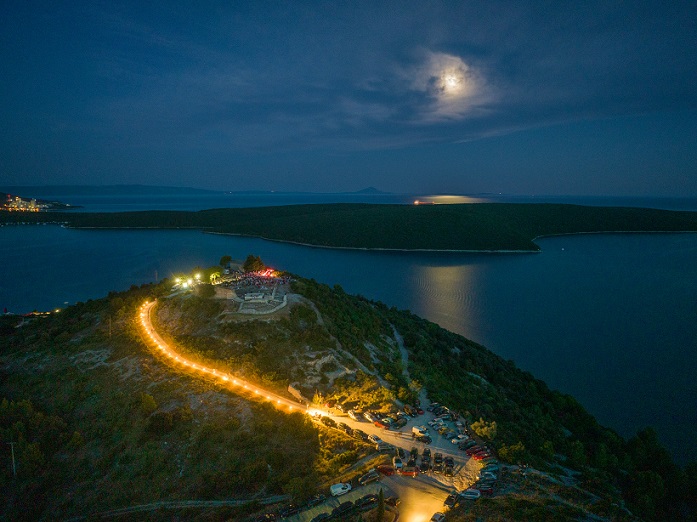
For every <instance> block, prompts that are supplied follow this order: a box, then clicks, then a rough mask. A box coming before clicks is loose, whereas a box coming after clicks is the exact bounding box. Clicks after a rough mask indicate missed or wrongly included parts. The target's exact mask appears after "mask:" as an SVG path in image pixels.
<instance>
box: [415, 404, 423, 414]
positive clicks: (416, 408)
mask: <svg viewBox="0 0 697 522" xmlns="http://www.w3.org/2000/svg"><path fill="white" fill-rule="evenodd" d="M414 409H415V410H416V413H417V414H418V415H423V414H424V410H422V409H421V408H420V407H419V406H414Z"/></svg>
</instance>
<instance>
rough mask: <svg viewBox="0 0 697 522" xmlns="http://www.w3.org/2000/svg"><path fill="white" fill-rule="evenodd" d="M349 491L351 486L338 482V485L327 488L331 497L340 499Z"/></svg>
mask: <svg viewBox="0 0 697 522" xmlns="http://www.w3.org/2000/svg"><path fill="white" fill-rule="evenodd" d="M349 491H351V484H348V483H346V482H339V483H338V484H333V485H332V486H330V487H329V492H330V493H331V494H332V496H333V497H340V496H341V495H345V494H346V493H348V492H349Z"/></svg>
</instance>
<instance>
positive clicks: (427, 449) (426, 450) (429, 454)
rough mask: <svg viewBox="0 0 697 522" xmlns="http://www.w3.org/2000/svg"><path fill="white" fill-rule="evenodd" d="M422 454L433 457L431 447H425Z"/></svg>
mask: <svg viewBox="0 0 697 522" xmlns="http://www.w3.org/2000/svg"><path fill="white" fill-rule="evenodd" d="M421 454H422V455H423V456H424V457H428V458H429V459H430V458H431V448H424V450H423V452H422V453H421Z"/></svg>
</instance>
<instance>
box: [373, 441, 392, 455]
mask: <svg viewBox="0 0 697 522" xmlns="http://www.w3.org/2000/svg"><path fill="white" fill-rule="evenodd" d="M375 449H376V450H378V451H379V452H380V453H393V452H394V446H393V445H392V444H390V443H388V442H383V441H380V442H378V443H377V444H376V445H375Z"/></svg>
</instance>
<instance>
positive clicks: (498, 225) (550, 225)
mask: <svg viewBox="0 0 697 522" xmlns="http://www.w3.org/2000/svg"><path fill="white" fill-rule="evenodd" d="M13 221H14V222H42V221H44V222H46V221H60V222H64V223H66V224H67V225H68V226H71V227H85V228H163V229H165V228H192V229H199V230H203V231H206V232H214V233H220V234H237V235H245V236H254V237H261V238H265V239H271V240H276V241H289V242H294V243H300V244H305V245H311V246H321V247H330V248H357V249H385V250H442V251H492V252H496V251H519V252H520V251H522V252H535V251H539V247H538V246H537V245H536V244H535V242H534V240H535V239H536V238H538V237H541V236H549V235H558V234H578V233H592V232H695V231H697V212H685V211H669V210H657V209H648V208H625V207H590V206H579V205H563V204H507V203H480V204H464V205H370V204H321V205H290V206H281V207H256V208H229V209H214V210H202V211H199V212H181V211H144V212H123V213H119V212H114V213H79V214H61V213H53V214H52V215H51V216H50V217H48V216H43V215H37V216H30V217H29V218H25V217H24V216H21V217H18V216H12V215H5V216H0V222H13Z"/></svg>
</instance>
